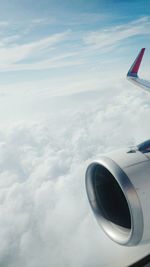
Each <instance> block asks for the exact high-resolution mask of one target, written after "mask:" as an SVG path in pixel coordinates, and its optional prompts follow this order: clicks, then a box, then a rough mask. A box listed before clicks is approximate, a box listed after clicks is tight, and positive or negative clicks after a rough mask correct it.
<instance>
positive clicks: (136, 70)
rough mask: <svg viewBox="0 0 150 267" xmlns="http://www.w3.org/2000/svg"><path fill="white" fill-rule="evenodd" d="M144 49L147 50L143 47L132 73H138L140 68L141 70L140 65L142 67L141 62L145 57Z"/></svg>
mask: <svg viewBox="0 0 150 267" xmlns="http://www.w3.org/2000/svg"><path fill="white" fill-rule="evenodd" d="M144 51H145V48H142V49H141V51H140V53H139V55H138V57H137V58H136V60H135V62H134V64H133V67H132V69H131V73H137V72H138V70H139V67H140V64H141V61H142V58H143V55H144Z"/></svg>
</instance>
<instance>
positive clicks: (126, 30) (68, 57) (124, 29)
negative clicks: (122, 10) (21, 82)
mask: <svg viewBox="0 0 150 267" xmlns="http://www.w3.org/2000/svg"><path fill="white" fill-rule="evenodd" d="M92 16H93V15H92ZM34 23H35V24H37V25H39V24H40V23H41V24H42V23H48V21H47V19H42V18H41V19H38V18H37V19H34ZM34 23H33V24H34ZM37 27H38V26H37ZM149 29H150V19H149V17H143V18H140V19H138V20H134V21H131V22H129V23H124V24H121V25H117V26H114V27H107V28H105V29H102V30H97V31H94V32H93V31H86V32H82V31H80V32H78V31H73V30H72V31H71V30H67V31H64V32H59V33H54V34H51V35H50V36H47V37H44V38H41V39H39V40H37V41H34V40H33V41H30V42H25V41H24V42H23V40H22V42H21V43H20V40H21V38H22V35H21V34H20V35H19V34H18V35H17V34H15V35H12V36H4V37H3V38H2V39H1V42H0V58H1V61H0V71H11V70H12V71H18V70H19V71H21V70H40V69H41V70H44V69H48V68H50V69H51V68H63V67H66V66H76V65H81V64H87V62H88V60H89V62H90V56H91V55H92V54H93V53H95V55H96V53H97V51H98V52H99V53H101V52H102V53H107V52H108V51H110V50H113V49H114V48H115V47H116V46H117V45H120V44H121V43H122V42H123V41H125V40H129V39H131V38H133V37H138V36H144V35H149V33H150V30H149ZM74 43H76V44H78V45H76V46H75V45H74ZM68 48H69V53H66V51H68Z"/></svg>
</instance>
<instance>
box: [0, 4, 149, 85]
mask: <svg viewBox="0 0 150 267" xmlns="http://www.w3.org/2000/svg"><path fill="white" fill-rule="evenodd" d="M149 8H150V3H149V1H146V0H145V1H132V2H131V3H130V1H97V0H95V1H85V0H78V1H75V0H72V1H69V0H65V1H59V0H57V1H48V0H44V1H41V0H40V1H34V0H32V1H29V0H28V1H27V0H26V1H25V0H24V1H23V0H22V1H18V0H14V1H11V2H10V1H8V0H7V1H5V2H1V3H0V18H1V20H0V29H1V31H0V36H1V41H0V57H1V63H0V80H1V84H12V83H13V84H14V83H19V85H20V83H22V84H23V83H24V82H27V81H28V82H30V81H32V84H33V82H35V84H34V85H36V82H37V81H39V80H40V81H42V80H47V79H49V82H48V81H47V86H49V85H50V84H51V78H53V79H54V77H55V78H56V79H60V78H61V77H65V76H66V77H67V76H70V75H73V77H74V75H78V74H81V73H83V74H86V72H87V75H88V73H93V72H94V73H96V72H101V71H103V70H104V69H105V70H106V71H107V68H108V70H109V68H112V66H113V65H114V64H116V63H117V64H119V65H120V64H121V65H122V66H124V64H125V63H128V62H130V58H129V59H128V61H127V60H126V59H127V55H128V57H129V56H130V57H131V58H132V59H133V56H134V55H135V54H136V52H137V51H138V49H139V48H141V46H144V47H147V48H149V41H150V30H149V28H150V17H149ZM134 51H135V52H134ZM95 68H96V69H95ZM75 79H76V78H75ZM37 86H38V85H37Z"/></svg>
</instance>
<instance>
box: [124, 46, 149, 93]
mask: <svg viewBox="0 0 150 267" xmlns="http://www.w3.org/2000/svg"><path fill="white" fill-rule="evenodd" d="M144 52H145V48H142V49H141V51H140V53H139V54H138V56H137V58H136V59H135V61H134V63H133V65H132V66H131V68H130V69H129V71H128V73H127V79H128V80H129V81H131V82H132V83H134V84H136V85H137V86H140V87H142V88H143V89H144V90H145V91H147V92H150V82H149V81H145V80H143V79H141V78H139V76H138V70H139V67H140V64H141V61H142V58H143V55H144Z"/></svg>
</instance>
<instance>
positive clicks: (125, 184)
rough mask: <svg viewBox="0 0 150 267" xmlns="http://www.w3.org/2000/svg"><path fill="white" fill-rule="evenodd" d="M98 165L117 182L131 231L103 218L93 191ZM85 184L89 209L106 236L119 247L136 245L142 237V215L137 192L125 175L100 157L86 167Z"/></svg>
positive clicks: (115, 164) (113, 163)
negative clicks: (94, 175)
mask: <svg viewBox="0 0 150 267" xmlns="http://www.w3.org/2000/svg"><path fill="white" fill-rule="evenodd" d="M98 165H100V166H103V167H105V168H106V169H107V170H108V171H109V172H110V173H111V174H112V175H113V177H114V179H115V180H116V181H117V183H118V184H119V186H120V188H121V190H122V191H123V193H124V196H125V198H126V201H127V204H128V208H129V212H130V218H131V229H125V228H123V227H119V226H118V225H116V224H114V223H112V222H110V221H109V220H107V219H106V218H105V217H104V216H103V212H102V211H101V210H100V208H99V206H98V204H97V201H96V196H95V190H94V179H93V174H94V171H95V168H96V167H97V166H98ZM85 183H86V191H87V195H88V199H89V202H90V205H91V208H92V210H93V212H94V215H95V217H96V219H97V222H98V223H99V225H100V226H101V227H102V228H103V230H104V232H105V233H106V234H107V236H108V237H109V238H111V239H112V240H113V241H115V242H117V243H119V244H120V245H126V246H135V245H137V244H138V243H139V242H140V241H141V239H142V236H143V213H142V208H141V204H140V201H139V198H138V195H137V192H136V190H135V188H134V186H133V185H132V183H131V181H130V179H129V178H128V176H127V175H126V173H125V172H124V171H123V170H122V169H121V168H120V167H119V165H118V164H117V163H116V162H114V161H113V160H112V159H110V158H107V157H100V159H99V160H98V161H95V162H92V163H91V164H90V165H89V166H88V168H87V171H86V176H85Z"/></svg>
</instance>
